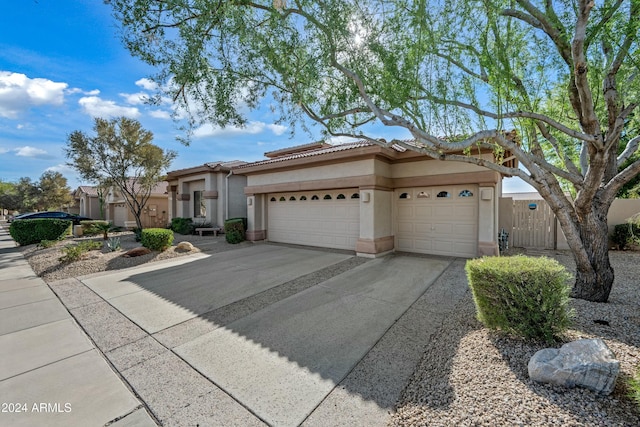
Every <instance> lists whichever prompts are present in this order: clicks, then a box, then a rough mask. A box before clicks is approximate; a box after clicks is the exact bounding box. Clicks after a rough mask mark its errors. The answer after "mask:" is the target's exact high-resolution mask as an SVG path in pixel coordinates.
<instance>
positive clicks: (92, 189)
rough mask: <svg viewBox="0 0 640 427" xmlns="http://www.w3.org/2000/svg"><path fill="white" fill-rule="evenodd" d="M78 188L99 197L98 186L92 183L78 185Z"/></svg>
mask: <svg viewBox="0 0 640 427" xmlns="http://www.w3.org/2000/svg"><path fill="white" fill-rule="evenodd" d="M78 190H79V191H81V192H83V193H86V194H87V195H89V196H95V197H98V188H97V187H93V186H91V185H81V186H80V187H78Z"/></svg>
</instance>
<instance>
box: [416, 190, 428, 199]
mask: <svg viewBox="0 0 640 427" xmlns="http://www.w3.org/2000/svg"><path fill="white" fill-rule="evenodd" d="M429 197H431V196H430V195H429V193H425V192H424V191H421V192H419V193H418V199H428V198H429Z"/></svg>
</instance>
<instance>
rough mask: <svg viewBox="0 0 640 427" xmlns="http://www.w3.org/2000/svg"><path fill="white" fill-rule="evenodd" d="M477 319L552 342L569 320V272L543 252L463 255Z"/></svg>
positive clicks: (532, 337)
mask: <svg viewBox="0 0 640 427" xmlns="http://www.w3.org/2000/svg"><path fill="white" fill-rule="evenodd" d="M466 271H467V278H468V280H469V286H470V287H471V291H472V293H473V299H474V301H475V304H476V310H477V315H478V320H480V321H481V322H482V323H483V324H484V325H485V326H486V327H487V328H490V329H499V330H502V331H504V332H507V333H511V334H514V335H518V336H520V337H523V338H526V339H533V340H540V339H541V340H544V341H546V342H553V341H554V340H555V339H556V338H557V337H558V336H559V335H561V334H562V333H563V332H564V331H565V330H566V329H567V328H568V326H569V325H570V322H571V315H572V313H571V311H570V309H569V306H568V304H569V292H570V286H569V283H568V281H569V280H570V279H571V275H570V274H569V273H568V272H567V271H566V269H565V268H564V267H563V266H562V265H560V264H559V263H558V262H557V261H555V260H553V259H549V258H545V257H526V256H523V255H519V256H513V257H484V258H479V259H474V260H469V261H467V265H466Z"/></svg>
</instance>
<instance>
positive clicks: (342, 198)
mask: <svg viewBox="0 0 640 427" xmlns="http://www.w3.org/2000/svg"><path fill="white" fill-rule="evenodd" d="M336 199H338V200H344V199H346V197H344V194H338V197H336Z"/></svg>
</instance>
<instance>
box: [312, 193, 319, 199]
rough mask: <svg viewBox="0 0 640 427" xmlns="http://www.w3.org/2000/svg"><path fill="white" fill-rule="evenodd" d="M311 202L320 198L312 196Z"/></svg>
mask: <svg viewBox="0 0 640 427" xmlns="http://www.w3.org/2000/svg"><path fill="white" fill-rule="evenodd" d="M311 200H320V197H318V196H316V195H315V194H314V195H313V196H311Z"/></svg>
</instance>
